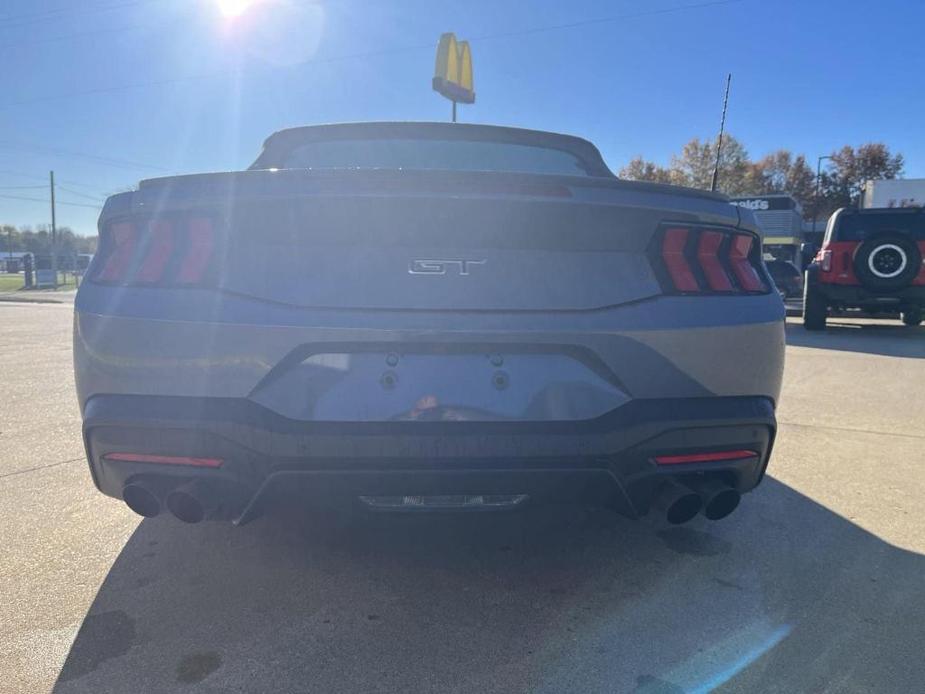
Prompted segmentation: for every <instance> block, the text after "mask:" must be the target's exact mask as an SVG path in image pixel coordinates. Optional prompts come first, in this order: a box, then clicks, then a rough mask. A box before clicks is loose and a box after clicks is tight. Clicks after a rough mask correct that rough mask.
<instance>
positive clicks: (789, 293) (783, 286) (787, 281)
mask: <svg viewBox="0 0 925 694" xmlns="http://www.w3.org/2000/svg"><path fill="white" fill-rule="evenodd" d="M765 266H766V267H767V268H768V273H769V274H770V275H771V279H772V280H773V281H774V286H775V287H777V289H778V291H779V292H780V293H781V296H782V297H783V298H785V299H792V298H794V297H800V296H803V274H802V273H801V272H800V271H799V270H798V269H797V267H796V266H795V265H794V264H793V263H789V262H787V261H786V260H767V261H765Z"/></svg>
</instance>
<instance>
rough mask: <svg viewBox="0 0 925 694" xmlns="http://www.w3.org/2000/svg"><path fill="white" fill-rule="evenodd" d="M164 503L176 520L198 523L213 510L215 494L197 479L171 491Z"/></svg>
mask: <svg viewBox="0 0 925 694" xmlns="http://www.w3.org/2000/svg"><path fill="white" fill-rule="evenodd" d="M164 503H165V504H166V506H167V510H168V511H170V512H171V513H172V514H173V515H174V517H175V518H176V519H177V520H181V521H183V522H184V523H199V522H200V521H203V520H205V519H206V518H208V517H209V516H210V515H211V514H212V512H213V511H214V510H215V495H214V494H210V493H209V490H208V489H206V488H205V486H204V485H203V484H201V483H200V482H198V481H197V480H193V481H191V482H187V483H186V484H182V485H180V486H179V487H177V488H176V489H174V490H173V491H171V492H170V493H169V494H168V495H167V498H166V499H165V501H164Z"/></svg>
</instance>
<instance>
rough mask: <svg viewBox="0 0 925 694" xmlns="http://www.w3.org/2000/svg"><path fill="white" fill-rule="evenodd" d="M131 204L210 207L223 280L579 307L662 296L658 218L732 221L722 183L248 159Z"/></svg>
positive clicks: (158, 208)
mask: <svg viewBox="0 0 925 694" xmlns="http://www.w3.org/2000/svg"><path fill="white" fill-rule="evenodd" d="M133 207H134V208H135V209H136V211H139V212H141V211H145V210H146V211H153V212H156V213H161V212H164V211H174V210H183V209H195V210H197V211H199V212H202V211H203V210H206V211H208V212H209V213H212V214H215V215H216V216H217V218H218V220H219V222H220V224H219V227H220V228H222V229H223V230H224V231H223V239H222V246H221V247H222V253H223V258H222V261H221V263H220V272H219V274H220V279H219V283H220V287H221V288H222V289H224V290H226V291H228V292H233V293H236V294H240V295H246V296H249V297H253V298H255V299H259V300H264V301H272V302H277V303H283V304H287V305H293V306H299V307H313V308H332V309H412V310H413V309H418V310H518V311H520V310H524V311H526V310H586V309H596V308H602V307H606V306H612V305H617V304H622V303H627V302H631V301H638V300H641V299H644V298H647V297H651V296H654V295H656V294H658V293H660V288H659V285H658V282H657V279H656V277H655V275H654V273H653V270H652V268H651V266H650V263H649V261H648V258H647V249H648V247H649V244H650V241H651V239H652V236H653V234H654V233H655V231H656V229H657V228H658V226H659V224H661V223H663V222H666V221H673V222H706V223H711V224H725V225H729V226H734V225H736V224H737V223H738V221H739V217H738V212H737V208H735V207H734V206H732V205H729V204H728V203H727V202H726V201H725V199H724V198H722V197H721V196H715V195H710V194H708V193H704V194H701V193H699V192H698V191H690V190H688V189H683V188H674V187H670V186H660V185H655V184H645V183H631V182H625V181H619V180H616V179H606V178H590V177H571V176H562V177H559V176H544V175H524V174H503V173H482V172H477V173H472V172H439V171H436V172H435V171H427V172H421V171H384V170H363V171H360V170H336V171H334V170H332V171H306V170H301V171H293V170H289V171H248V172H240V173H234V174H210V175H196V176H182V177H174V178H169V179H155V180H151V181H145V182H143V183H142V185H141V186H140V189H139V191H138V193H136V199H135V200H134V204H133Z"/></svg>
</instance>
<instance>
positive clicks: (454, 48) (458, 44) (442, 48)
mask: <svg viewBox="0 0 925 694" xmlns="http://www.w3.org/2000/svg"><path fill="white" fill-rule="evenodd" d="M433 86H434V91H436V92H439V93H440V94H442V95H443V96H445V97H446V98H447V99H449V100H450V101H454V102H458V103H461V104H472V103H475V85H474V83H473V81H472V51H470V50H469V42H468V41H457V40H456V35H455V34H452V33H447V34H443V35H442V36H441V37H440V43H439V44H437V65H436V68H435V70H434V81H433Z"/></svg>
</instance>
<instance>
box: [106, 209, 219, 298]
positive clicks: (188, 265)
mask: <svg viewBox="0 0 925 694" xmlns="http://www.w3.org/2000/svg"><path fill="white" fill-rule="evenodd" d="M101 241H102V243H103V249H104V250H103V251H102V253H104V254H105V255H104V256H101V258H100V260H101V262H102V265H101V269H100V270H98V271H97V272H96V274H95V275H94V276H93V279H94V280H96V281H99V282H111V283H115V284H142V285H154V284H156V285H158V286H165V287H169V286H175V285H192V284H201V283H203V282H204V280H205V279H206V277H207V274H208V269H209V266H210V263H211V261H212V256H213V253H214V249H215V238H214V233H213V227H212V221H211V220H210V219H208V218H206V217H192V218H189V219H186V218H183V217H177V216H171V217H164V218H155V219H149V220H138V221H135V222H130V221H125V222H114V223H112V224H110V225H109V226H108V227H107V228H105V229H104V230H103V233H102V239H101ZM104 258H105V259H104Z"/></svg>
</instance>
